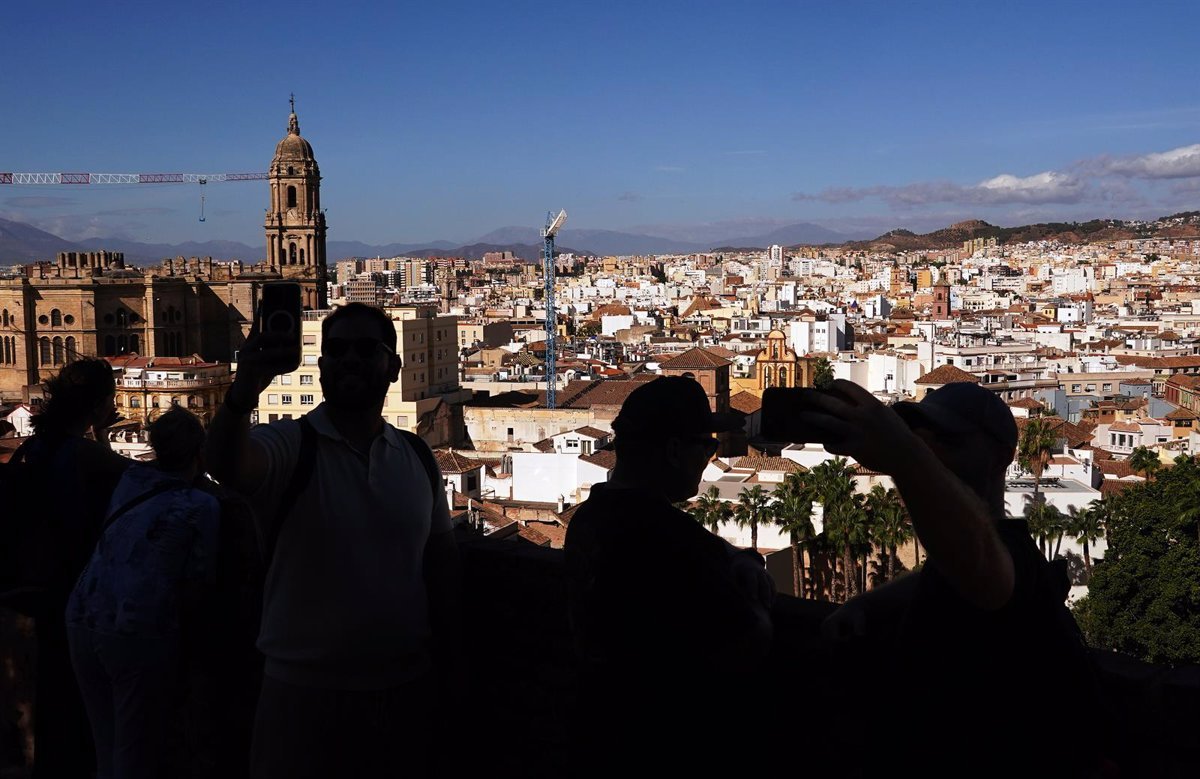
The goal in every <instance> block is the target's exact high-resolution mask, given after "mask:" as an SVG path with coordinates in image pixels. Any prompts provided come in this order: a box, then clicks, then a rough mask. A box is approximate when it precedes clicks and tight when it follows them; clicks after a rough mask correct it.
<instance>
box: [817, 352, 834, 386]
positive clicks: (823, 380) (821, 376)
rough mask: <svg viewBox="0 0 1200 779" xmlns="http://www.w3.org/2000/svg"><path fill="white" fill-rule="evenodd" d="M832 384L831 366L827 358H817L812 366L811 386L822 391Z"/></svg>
mask: <svg viewBox="0 0 1200 779" xmlns="http://www.w3.org/2000/svg"><path fill="white" fill-rule="evenodd" d="M832 383H833V366H832V365H830V364H829V358H827V357H818V358H817V362H816V364H815V365H813V386H814V387H816V388H818V389H824V388H825V387H828V386H829V385H830V384H832Z"/></svg>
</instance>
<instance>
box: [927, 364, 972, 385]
mask: <svg viewBox="0 0 1200 779" xmlns="http://www.w3.org/2000/svg"><path fill="white" fill-rule="evenodd" d="M968 382H969V383H972V384H978V383H979V377H978V376H974V375H972V374H970V373H967V372H966V371H964V370H963V369H962V368H959V367H958V366H956V365H939V366H938V367H936V368H934V369H933V370H931V371H930V372H929V373H926V374H925V375H924V376H922V377H920V378H919V379H917V381H916V383H917V384H923V385H933V386H938V387H940V386H943V385H945V384H965V383H968Z"/></svg>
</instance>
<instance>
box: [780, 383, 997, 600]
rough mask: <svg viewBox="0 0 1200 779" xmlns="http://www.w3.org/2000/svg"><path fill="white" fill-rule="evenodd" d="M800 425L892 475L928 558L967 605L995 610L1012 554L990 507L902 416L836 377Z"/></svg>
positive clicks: (835, 449) (830, 445) (815, 399)
mask: <svg viewBox="0 0 1200 779" xmlns="http://www.w3.org/2000/svg"><path fill="white" fill-rule="evenodd" d="M811 403H812V405H813V407H812V410H811V411H804V412H801V414H800V416H801V417H802V418H803V421H804V423H805V424H807V425H810V426H811V427H812V428H813V429H815V430H817V431H819V434H820V436H821V443H823V444H824V445H825V448H826V449H827V450H828V451H830V452H832V453H834V454H842V455H849V456H851V457H853V458H854V459H856V460H857V461H858V462H860V463H862V464H863V465H864V466H866V467H868V468H871V469H873V470H878V471H880V472H882V473H886V474H888V475H889V476H891V477H892V478H893V479H894V480H895V482H896V489H897V491H898V492H899V493H900V496H901V497H902V498H903V499H904V504H905V506H906V507H907V508H908V513H909V516H911V517H912V521H913V529H914V530H916V533H917V537H918V538H919V539H920V540H921V544H922V545H923V546H924V547H925V551H926V552H927V553H928V555H929V559H930V560H931V561H933V563H934V564H935V565H937V568H938V570H939V571H940V572H941V573H942V574H943V575H944V576H945V577H946V579H947V580H948V581H949V582H950V584H951V586H953V587H954V589H955V590H956V591H957V592H958V593H959V595H961V596H962V597H963V598H965V599H966V600H967V601H968V602H970V603H971V604H973V605H975V606H977V607H979V608H981V609H986V610H993V609H998V608H1000V607H1002V606H1004V605H1005V604H1006V603H1008V601H1009V599H1010V598H1011V597H1012V593H1013V586H1014V573H1013V561H1012V556H1011V555H1010V554H1009V552H1008V549H1007V548H1006V547H1005V546H1004V544H1003V542H1002V541H1001V540H1000V536H999V534H998V533H997V532H996V528H995V526H994V524H993V521H992V517H991V514H990V511H989V509H988V507H987V506H986V505H985V504H984V503H983V501H982V500H980V498H979V497H978V496H977V495H976V494H975V493H974V492H973V491H972V490H971V489H970V488H969V487H968V486H967V485H966V484H964V483H963V481H962V480H961V479H959V478H958V477H957V476H955V475H954V474H953V473H952V472H951V471H950V470H949V469H948V468H947V467H946V466H945V465H944V464H942V462H941V460H939V459H938V458H937V456H936V455H935V454H934V453H933V451H932V450H931V449H930V448H929V447H928V446H927V445H926V444H925V442H924V441H922V440H921V438H920V437H919V436H917V435H916V434H915V433H914V432H912V431H911V430H910V429H909V428H908V425H907V424H905V423H904V420H902V419H901V418H900V416H899V415H898V414H897V413H896V412H895V411H894V410H892V409H890V408H888V407H886V406H884V405H883V404H882V403H880V402H879V401H878V400H876V399H875V397H874V396H873V395H871V393H869V392H867V391H866V390H865V389H863V388H862V387H859V386H858V385H857V384H854V383H852V382H848V381H842V380H838V381H836V382H834V384H833V393H832V394H825V393H820V394H814V395H813V396H812V398H811Z"/></svg>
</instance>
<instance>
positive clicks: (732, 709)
mask: <svg viewBox="0 0 1200 779" xmlns="http://www.w3.org/2000/svg"><path fill="white" fill-rule="evenodd" d="M740 426H741V422H740V420H738V419H735V418H732V417H729V416H725V415H718V414H713V413H712V412H711V411H710V409H709V404H708V398H707V397H706V396H705V394H704V390H703V389H702V388H701V387H700V385H699V384H697V383H696V382H695V381H694V380H692V379H689V378H681V377H666V378H660V379H656V380H654V381H651V382H649V383H647V384H645V385H643V386H641V387H638V388H637V389H636V390H634V391H633V392H632V393H630V395H629V397H628V398H627V399H626V401H625V403H624V404H623V405H622V407H621V411H620V413H619V415H618V416H617V418H616V420H614V421H613V430H614V432H615V433H616V442H615V446H616V452H617V463H616V467H615V468H614V469H613V475H612V479H611V480H610V481H608V482H607V483H603V484H597V485H596V486H594V487H593V488H592V492H591V496H590V497H589V498H588V500H587V501H585V502H584V503H583V504H582V505H580V507H579V509H578V510H577V511H576V512H575V514H574V516H573V517H572V519H571V523H570V525H569V526H568V528H567V537H566V544H565V548H566V564H567V574H568V583H569V600H570V616H571V624H572V629H573V632H574V638H575V644H576V649H577V652H578V655H579V658H580V661H581V674H582V682H581V699H580V703H579V705H580V711H579V717H578V719H577V721H576V723H575V726H574V727H573V741H574V750H575V751H574V755H573V760H572V765H573V769H574V772H575V774H577V775H589V776H616V775H622V774H633V773H642V772H643V769H645V770H647V771H650V772H651V773H653V772H654V771H656V770H669V771H671V772H672V773H675V772H687V771H691V770H701V771H705V772H708V771H712V770H714V769H717V768H719V767H725V768H732V767H733V766H734V765H735V764H736V763H737V762H738V761H739V760H740V759H742V758H744V757H745V755H746V754H747V752H748V751H752V750H753V745H752V738H753V731H754V727H755V726H754V725H753V724H752V723H757V717H758V714H759V713H760V710H759V708H758V707H757V705H756V703H757V700H758V699H757V697H756V696H757V693H758V688H757V686H756V683H755V682H756V679H755V673H756V672H757V671H758V670H759V668H758V664H759V663H760V661H762V659H763V658H764V657H765V656H766V655H767V653H768V651H769V649H770V644H771V637H772V630H771V619H770V611H769V609H770V600H771V596H772V589H771V585H770V580H769V578H768V577H767V575H766V572H765V570H764V568H763V559H762V557H761V556H760V555H759V554H758V553H757V552H756V551H754V550H739V549H736V548H734V547H732V546H731V545H730V544H728V543H727V542H725V541H723V540H722V539H720V538H719V537H717V536H715V535H713V534H712V533H710V532H708V531H707V530H705V529H704V528H703V527H702V526H701V525H700V524H699V523H698V522H696V520H695V519H693V518H692V517H691V516H690V515H688V514H687V513H686V512H684V511H681V510H680V509H678V508H676V507H675V506H674V505H672V504H675V503H679V502H681V501H685V500H688V499H689V498H691V497H693V496H694V495H695V494H696V490H697V487H698V485H699V483H700V476H701V474H702V473H703V471H704V468H705V466H706V465H707V463H708V461H709V459H710V458H711V457H712V456H713V454H714V453H715V452H716V450H717V446H718V442H717V439H715V438H713V433H717V432H723V431H728V430H733V429H736V428H737V427H740ZM718 732H719V733H720V738H719V739H709V738H707V736H708V735H714V734H715V733H718Z"/></svg>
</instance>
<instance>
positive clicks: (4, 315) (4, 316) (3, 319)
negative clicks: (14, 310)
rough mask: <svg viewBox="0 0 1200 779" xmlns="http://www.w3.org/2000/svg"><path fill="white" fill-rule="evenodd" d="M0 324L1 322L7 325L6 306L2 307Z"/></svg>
mask: <svg viewBox="0 0 1200 779" xmlns="http://www.w3.org/2000/svg"><path fill="white" fill-rule="evenodd" d="M0 324H2V325H3V326H4V327H8V309H7V308H6V309H4V312H3V313H0Z"/></svg>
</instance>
